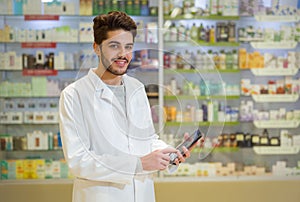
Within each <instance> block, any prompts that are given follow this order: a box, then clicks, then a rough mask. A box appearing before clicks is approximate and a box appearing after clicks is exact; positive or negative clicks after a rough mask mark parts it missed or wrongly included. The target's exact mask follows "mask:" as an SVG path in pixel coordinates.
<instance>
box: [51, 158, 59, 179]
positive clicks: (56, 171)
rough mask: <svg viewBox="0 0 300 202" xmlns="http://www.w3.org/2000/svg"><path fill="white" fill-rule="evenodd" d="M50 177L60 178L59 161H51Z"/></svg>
mask: <svg viewBox="0 0 300 202" xmlns="http://www.w3.org/2000/svg"><path fill="white" fill-rule="evenodd" d="M52 177H53V178H60V161H52Z"/></svg>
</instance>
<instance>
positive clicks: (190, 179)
mask: <svg viewBox="0 0 300 202" xmlns="http://www.w3.org/2000/svg"><path fill="white" fill-rule="evenodd" d="M286 180H288V181H290V180H291V181H298V180H300V176H276V175H272V174H269V175H268V174H266V175H265V176H261V175H259V176H255V175H253V176H241V175H235V176H211V177H208V176H205V177H195V176H190V177H187V176H186V177H179V176H176V177H172V176H171V177H160V178H154V181H155V182H172V183H174V182H201V183H202V182H206V181H207V182H224V181H225V182H226V181H286Z"/></svg>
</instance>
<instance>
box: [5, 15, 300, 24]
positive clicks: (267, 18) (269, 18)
mask: <svg viewBox="0 0 300 202" xmlns="http://www.w3.org/2000/svg"><path fill="white" fill-rule="evenodd" d="M0 16H3V17H5V18H10V19H19V20H27V21H32V20H45V21H57V20H60V18H81V19H82V18H88V19H89V18H91V17H95V15H63V14H62V15H55V14H45V15H39V14H25V15H22V14H20V15H9V14H8V15H5V14H0ZM131 17H132V18H151V19H153V18H157V17H158V16H155V15H151V16H146V15H131ZM243 18H247V19H249V18H254V19H255V20H256V21H258V22H298V21H300V17H299V16H298V15H255V16H253V17H251V16H250V17H249V16H247V17H243V16H219V15H210V16H199V15H197V16H188V15H185V16H184V15H177V16H176V17H172V16H170V15H165V16H164V20H234V21H238V20H240V19H243Z"/></svg>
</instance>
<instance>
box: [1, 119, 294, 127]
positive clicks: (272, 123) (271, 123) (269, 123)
mask: <svg viewBox="0 0 300 202" xmlns="http://www.w3.org/2000/svg"><path fill="white" fill-rule="evenodd" d="M243 123H253V124H254V126H255V127H256V128H298V127H299V124H300V120H255V121H253V122H246V121H232V122H228V121H224V122H218V121H213V122H208V121H203V122H176V121H167V122H165V123H164V125H165V126H202V127H210V126H237V125H239V124H243ZM57 124H58V122H40V123H39V122H33V123H21V122H19V123H9V122H6V123H4V122H2V123H0V125H6V126H8V125H11V126H14V127H15V126H17V125H57Z"/></svg>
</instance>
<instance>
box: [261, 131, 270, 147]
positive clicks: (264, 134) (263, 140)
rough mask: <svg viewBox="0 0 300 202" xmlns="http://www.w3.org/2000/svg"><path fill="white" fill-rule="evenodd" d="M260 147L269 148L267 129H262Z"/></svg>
mask: <svg viewBox="0 0 300 202" xmlns="http://www.w3.org/2000/svg"><path fill="white" fill-rule="evenodd" d="M259 143H260V146H269V145H270V143H269V132H268V130H267V129H264V130H263V132H262V135H261V137H260V140H259Z"/></svg>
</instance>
